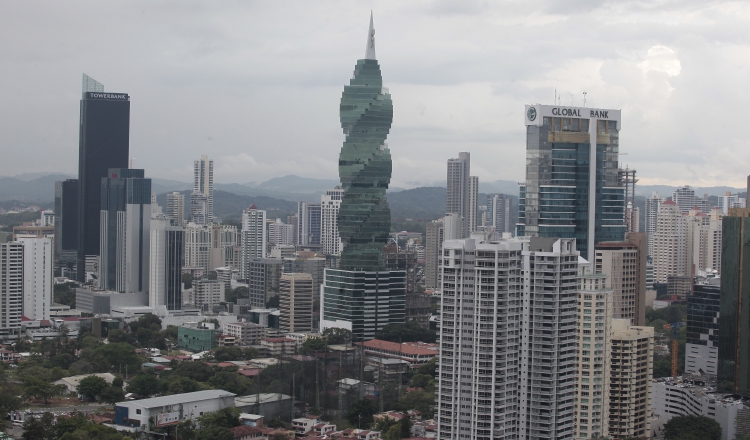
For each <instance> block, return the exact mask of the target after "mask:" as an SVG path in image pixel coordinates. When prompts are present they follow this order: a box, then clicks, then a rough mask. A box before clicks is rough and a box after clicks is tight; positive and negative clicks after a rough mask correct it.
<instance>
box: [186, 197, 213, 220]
mask: <svg viewBox="0 0 750 440" xmlns="http://www.w3.org/2000/svg"><path fill="white" fill-rule="evenodd" d="M208 218H209V210H208V196H207V195H206V194H203V193H202V192H200V191H193V192H192V193H191V194H190V221H191V222H193V223H195V224H196V225H210V224H211V222H209V221H208Z"/></svg>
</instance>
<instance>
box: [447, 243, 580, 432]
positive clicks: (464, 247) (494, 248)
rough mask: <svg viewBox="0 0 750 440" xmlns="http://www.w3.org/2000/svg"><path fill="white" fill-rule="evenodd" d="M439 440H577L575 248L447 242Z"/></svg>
mask: <svg viewBox="0 0 750 440" xmlns="http://www.w3.org/2000/svg"><path fill="white" fill-rule="evenodd" d="M440 260H441V264H440V272H441V275H440V277H441V283H442V286H441V290H442V297H441V304H440V310H441V314H440V356H439V358H438V371H439V372H440V375H439V378H438V391H437V395H438V408H437V424H438V433H437V438H438V439H459V438H466V439H481V440H491V439H496V438H503V439H508V440H510V439H517V440H520V439H559V438H572V436H573V432H574V410H575V392H576V367H577V365H576V359H577V358H576V336H577V335H576V328H577V324H576V321H577V320H576V295H577V271H578V252H577V251H576V249H575V240H574V239H553V238H540V237H530V238H525V237H524V238H513V239H497V238H496V236H488V235H485V233H482V232H476V233H474V234H472V235H471V237H470V238H468V239H462V240H450V241H448V240H446V241H445V242H444V243H443V252H442V257H441V259H440Z"/></svg>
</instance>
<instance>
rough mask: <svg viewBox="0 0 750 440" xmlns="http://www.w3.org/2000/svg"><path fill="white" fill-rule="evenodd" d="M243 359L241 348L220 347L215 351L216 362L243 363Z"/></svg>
mask: <svg viewBox="0 0 750 440" xmlns="http://www.w3.org/2000/svg"><path fill="white" fill-rule="evenodd" d="M243 358H244V355H243V353H242V349H241V348H240V347H218V348H216V349H215V350H214V359H216V362H227V361H241V360H242V359H243Z"/></svg>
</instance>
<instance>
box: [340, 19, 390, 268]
mask: <svg viewBox="0 0 750 440" xmlns="http://www.w3.org/2000/svg"><path fill="white" fill-rule="evenodd" d="M340 118H341V127H342V128H343V129H344V134H345V135H346V140H345V141H344V145H343V147H342V148H341V154H340V156H339V177H340V179H341V185H342V186H343V188H344V198H343V200H342V201H341V207H340V208H339V218H338V226H339V234H340V236H341V240H342V242H343V246H344V249H343V251H342V253H341V263H340V268H341V269H344V270H370V271H372V270H379V269H382V268H383V261H382V252H383V248H384V247H385V244H386V243H387V242H388V234H389V233H390V230H391V210H390V208H389V207H388V202H387V201H386V199H385V191H386V189H387V188H388V184H389V183H390V181H391V153H390V150H388V146H387V145H386V144H385V139H386V137H387V136H388V131H389V130H390V128H391V123H392V121H393V103H392V101H391V95H390V94H389V93H388V89H386V88H384V87H383V78H382V76H381V74H380V66H379V65H378V61H377V60H376V59H375V31H374V28H373V26H372V21H371V22H370V33H369V39H368V45H367V51H366V55H365V59H361V60H359V61H357V65H356V66H355V68H354V77H353V78H352V79H351V81H350V82H349V85H347V86H345V87H344V93H343V94H342V96H341V107H340Z"/></svg>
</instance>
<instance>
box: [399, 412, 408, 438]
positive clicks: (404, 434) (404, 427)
mask: <svg viewBox="0 0 750 440" xmlns="http://www.w3.org/2000/svg"><path fill="white" fill-rule="evenodd" d="M399 425H400V426H399V428H400V429H399V431H400V432H399V435H400V436H401V438H409V437H411V419H410V418H409V416H408V415H406V414H404V418H403V419H401V421H400V422H399Z"/></svg>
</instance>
